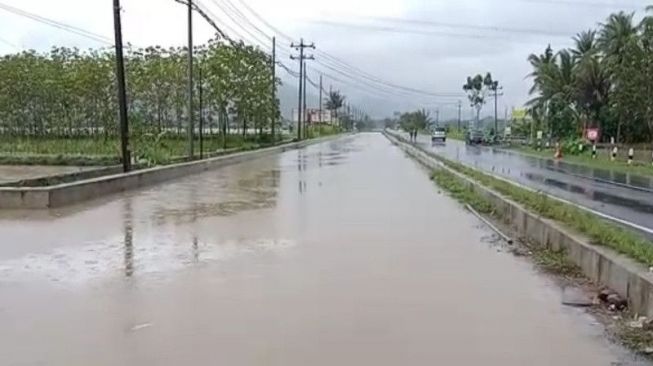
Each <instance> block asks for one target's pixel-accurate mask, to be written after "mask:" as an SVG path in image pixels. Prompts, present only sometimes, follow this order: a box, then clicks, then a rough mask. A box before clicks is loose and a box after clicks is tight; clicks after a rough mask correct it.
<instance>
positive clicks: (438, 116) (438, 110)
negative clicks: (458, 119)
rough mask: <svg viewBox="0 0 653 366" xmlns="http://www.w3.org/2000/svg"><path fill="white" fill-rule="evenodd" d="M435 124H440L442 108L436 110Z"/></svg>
mask: <svg viewBox="0 0 653 366" xmlns="http://www.w3.org/2000/svg"><path fill="white" fill-rule="evenodd" d="M435 125H436V126H440V108H437V109H436V110H435Z"/></svg>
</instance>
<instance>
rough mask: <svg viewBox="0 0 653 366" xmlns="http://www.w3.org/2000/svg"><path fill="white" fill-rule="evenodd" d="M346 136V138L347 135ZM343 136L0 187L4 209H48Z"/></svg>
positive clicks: (0, 197) (0, 201)
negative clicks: (79, 178)
mask: <svg viewBox="0 0 653 366" xmlns="http://www.w3.org/2000/svg"><path fill="white" fill-rule="evenodd" d="M345 136H346V135H345ZM340 137H343V135H335V136H327V137H323V138H318V139H314V140H307V141H300V142H293V143H289V144H284V145H278V146H273V147H269V148H264V149H260V150H254V151H247V152H241V153H235V154H230V155H223V156H219V157H215V158H210V159H204V160H196V161H191V162H185V163H179V164H172V165H165V166H158V167H154V168H149V169H143V170H138V171H134V172H130V173H126V174H125V173H120V174H114V175H108V176H102V177H98V178H92V179H86V180H82V181H77V182H73V183H63V184H58V185H54V186H49V187H0V209H45V208H55V207H62V206H66V205H70V204H73V203H79V202H82V201H86V200H91V199H94V198H98V197H102V196H106V195H109V194H113V193H118V192H122V191H126V190H129V189H135V188H141V187H145V186H148V185H152V184H156V183H161V182H164V181H167V180H171V179H175V178H180V177H184V176H187V175H191V174H197V173H201V172H203V171H207V170H210V169H214V168H219V167H223V166H227V165H231V164H236V163H241V162H244V161H248V160H253V159H257V158H261V157H264V156H266V155H270V154H275V153H281V152H284V151H288V150H294V149H298V148H302V147H305V146H308V145H312V144H317V143H321V142H325V141H329V140H333V139H336V138H340Z"/></svg>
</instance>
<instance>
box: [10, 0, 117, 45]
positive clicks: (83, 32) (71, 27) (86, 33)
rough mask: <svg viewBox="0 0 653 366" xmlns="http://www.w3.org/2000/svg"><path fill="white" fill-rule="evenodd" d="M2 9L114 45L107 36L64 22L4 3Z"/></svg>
mask: <svg viewBox="0 0 653 366" xmlns="http://www.w3.org/2000/svg"><path fill="white" fill-rule="evenodd" d="M0 9H2V10H5V11H7V12H9V13H12V14H15V15H18V16H21V17H25V18H29V19H32V20H34V21H37V22H39V23H42V24H46V25H49V26H51V27H54V28H58V29H61V30H64V31H66V32H69V33H74V34H77V35H78V36H82V37H85V38H88V39H92V40H94V41H96V42H100V43H104V44H107V45H113V41H111V39H109V38H107V37H105V36H103V35H101V34H97V33H93V32H90V31H87V30H85V29H82V28H78V27H76V26H74V25H70V24H66V23H63V22H59V21H56V20H54V19H50V18H46V17H43V16H40V15H38V14H34V13H30V12H28V11H25V10H22V9H18V8H16V7H13V6H10V5H7V4H4V3H0Z"/></svg>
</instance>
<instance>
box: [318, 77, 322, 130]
mask: <svg viewBox="0 0 653 366" xmlns="http://www.w3.org/2000/svg"><path fill="white" fill-rule="evenodd" d="M318 110H319V113H320V122H323V121H322V74H320V107H319V108H318Z"/></svg>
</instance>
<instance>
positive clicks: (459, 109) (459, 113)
mask: <svg viewBox="0 0 653 366" xmlns="http://www.w3.org/2000/svg"><path fill="white" fill-rule="evenodd" d="M462 111H463V102H462V101H460V100H459V101H458V131H460V124H461V123H462Z"/></svg>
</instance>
